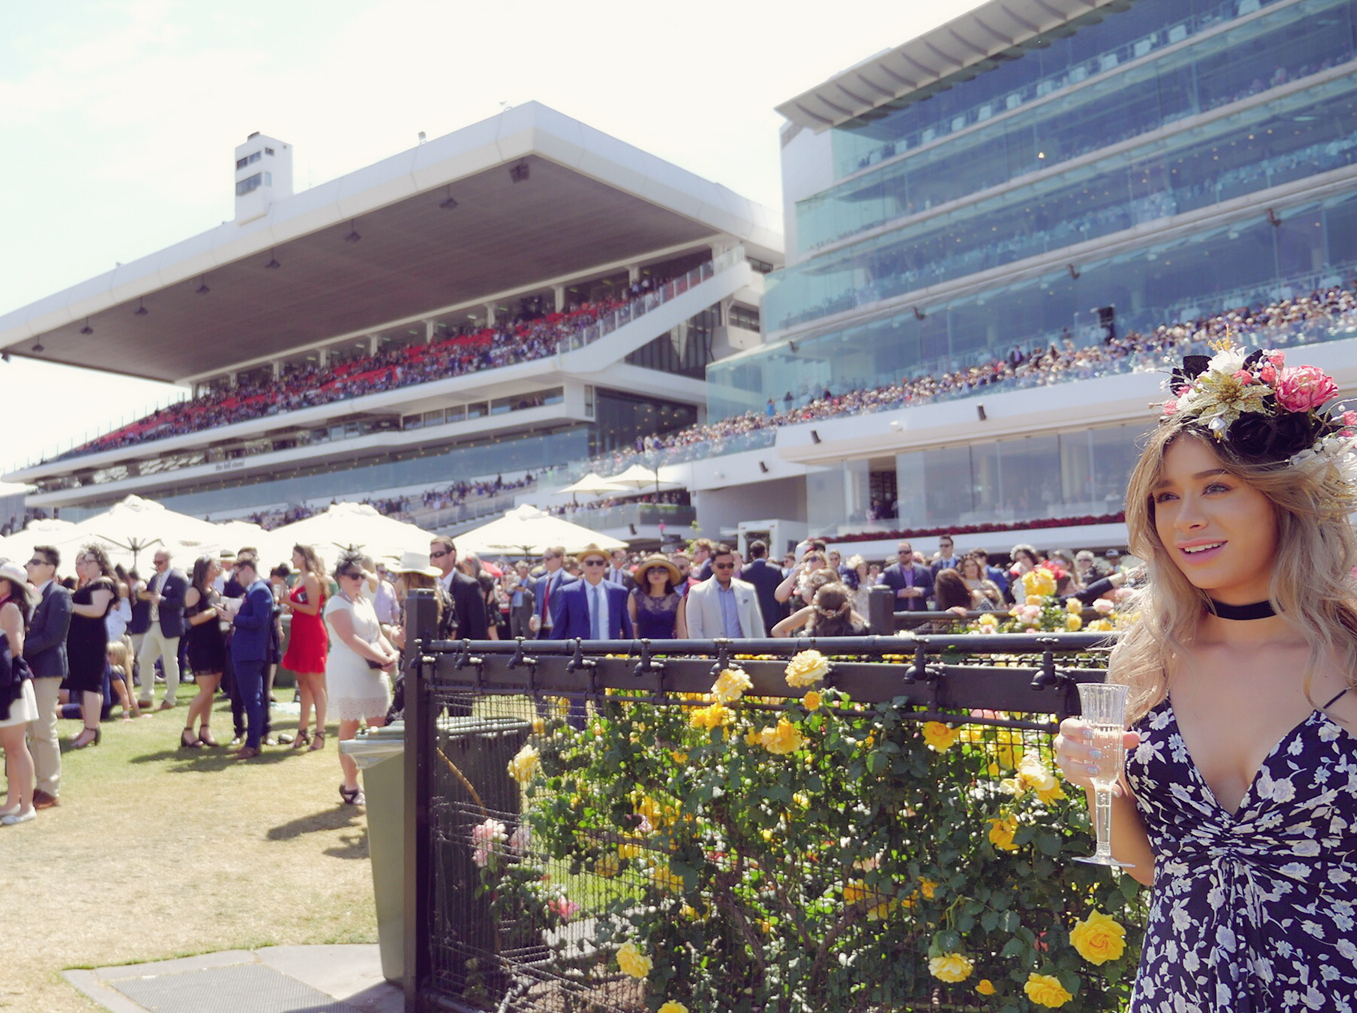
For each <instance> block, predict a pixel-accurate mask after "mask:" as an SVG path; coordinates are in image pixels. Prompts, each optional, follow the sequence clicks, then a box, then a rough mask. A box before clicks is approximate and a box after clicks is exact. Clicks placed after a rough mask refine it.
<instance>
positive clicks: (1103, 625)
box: [1084, 619, 1114, 633]
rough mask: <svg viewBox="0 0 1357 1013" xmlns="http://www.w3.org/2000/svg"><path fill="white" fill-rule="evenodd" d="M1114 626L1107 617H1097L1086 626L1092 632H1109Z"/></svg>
mask: <svg viewBox="0 0 1357 1013" xmlns="http://www.w3.org/2000/svg"><path fill="white" fill-rule="evenodd" d="M1113 628H1114V627H1113V626H1112V623H1111V622H1110V621H1108V620H1106V619H1095V620H1093V622H1091V623H1089V624H1088V625H1087V626H1085V627H1084V629H1086V630H1088V631H1089V632H1090V633H1107V632H1109V631H1110V630H1112V629H1113Z"/></svg>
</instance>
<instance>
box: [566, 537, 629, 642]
mask: <svg viewBox="0 0 1357 1013" xmlns="http://www.w3.org/2000/svg"><path fill="white" fill-rule="evenodd" d="M575 558H577V559H578V560H579V561H580V566H582V567H583V568H584V579H583V580H577V581H575V582H574V583H572V584H567V585H565V586H564V587H562V588H561V590H560V591H559V592H557V594H556V596H555V599H554V600H553V601H552V603H551V620H552V625H551V638H552V639H553V640H569V639H572V638H574V637H579V638H580V639H582V640H623V639H625V640H630V639H631V637H632V635H633V634H632V625H631V616H630V614H628V612H627V592H626V590H625V589H624V588H623V587H622V586H621V585H619V584H614V583H612V582H611V581H608V580H604V579H603V575H604V574H605V573H606V572H607V567H608V557H607V555H606V554H605V553H604V551H603V550H602V549H600V548H599V547H598V546H597V545H590V546H588V547H587V548H586V549H585V550H584V551H583V552H581V553H580V554H579V555H578V556H577V557H575Z"/></svg>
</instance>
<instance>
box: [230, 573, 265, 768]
mask: <svg viewBox="0 0 1357 1013" xmlns="http://www.w3.org/2000/svg"><path fill="white" fill-rule="evenodd" d="M257 566H258V563H257V562H256V561H255V558H254V557H253V556H250V555H246V554H244V553H242V554H241V555H240V556H238V557H237V558H236V574H237V576H238V579H239V580H240V582H241V584H243V585H245V588H246V590H245V597H244V598H242V599H241V600H240V610H239V611H238V612H236V615H235V619H234V621H233V626H234V630H233V632H232V634H231V663H232V665H233V666H234V667H235V672H236V686H237V688H238V690H239V692H240V695H241V697H242V698H243V699H244V701H245V718H246V722H247V725H246V727H247V731H246V735H245V744H244V745H243V746H241V747H240V749H239V750H237V751H236V753H235V757H236V759H237V760H249V759H253V758H254V757H256V756H258V755H259V744H260V742H262V741H263V738H264V736H265V734H267V731H266V725H267V722H268V706H269V705H268V700H267V699H266V698H265V696H264V680H265V677H266V676H267V675H268V669H269V644H270V641H271V639H272V637H271V634H272V630H273V592H272V591H271V590H269V582H268V581H266V580H264V579H263V578H262V577H260V576H259V572H258V570H257V569H256V567H257Z"/></svg>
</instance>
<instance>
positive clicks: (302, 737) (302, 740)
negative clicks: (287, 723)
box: [292, 728, 311, 749]
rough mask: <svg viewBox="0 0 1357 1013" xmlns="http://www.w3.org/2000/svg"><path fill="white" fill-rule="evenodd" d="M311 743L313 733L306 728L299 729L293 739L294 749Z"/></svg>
mask: <svg viewBox="0 0 1357 1013" xmlns="http://www.w3.org/2000/svg"><path fill="white" fill-rule="evenodd" d="M309 745H311V733H310V732H308V731H307V730H306V729H305V728H298V729H297V737H296V738H294V739H293V740H292V748H293V749H301V748H302V747H303V746H309Z"/></svg>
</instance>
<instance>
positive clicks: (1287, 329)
mask: <svg viewBox="0 0 1357 1013" xmlns="http://www.w3.org/2000/svg"><path fill="white" fill-rule="evenodd" d="M1321 327H1322V328H1325V329H1328V330H1335V331H1336V330H1344V329H1350V328H1353V327H1357V288H1354V287H1353V286H1352V285H1346V286H1345V285H1335V286H1331V287H1329V288H1326V289H1316V290H1315V291H1313V292H1310V293H1308V294H1306V295H1301V296H1295V297H1292V298H1286V299H1275V300H1272V301H1270V302H1267V303H1264V304H1262V305H1260V306H1258V307H1256V308H1254V307H1240V308H1236V309H1230V310H1225V311H1222V312H1220V313H1215V314H1212V315H1210V316H1204V317H1199V318H1197V319H1195V320H1191V321H1184V322H1182V323H1177V324H1160V325H1159V326H1157V327H1155V328H1154V329H1153V330H1149V331H1145V332H1141V331H1127V332H1126V333H1125V334H1110V335H1107V336H1106V337H1105V339H1104V340H1103V341H1102V342H1100V343H1098V344H1092V345H1085V346H1083V347H1077V346H1076V344H1075V342H1074V339H1073V337H1072V335H1070V334H1069V333H1068V332H1062V333H1060V334H1057V335H1055V336H1053V337H1052V338H1051V339H1050V340H1049V341H1048V342H1045V341H1044V342H1043V343H1041V344H1037V345H1034V346H1032V347H1031V348H1023V347H1022V346H1019V345H1014V346H1013V347H1012V349H1011V350H1010V351H1009V352H1008V353H1007V355H1005V356H1004V357H1003V358H989V359H985V360H982V361H978V362H976V363H975V364H973V365H969V366H953V367H952V368H948V369H937V370H932V371H923V372H920V373H918V374H917V375H915V376H913V377H909V378H905V379H901V380H897V381H895V382H894V383H890V384H884V385H881V386H875V387H868V386H858V387H843V388H840V387H839V386H838V385H836V384H826V385H820V386H817V387H814V388H811V387H810V386H809V385H805V384H803V385H802V387H801V389H800V390H798V391H797V392H796V393H793V392H792V391H791V390H788V391H787V392H786V393H785V394H784V395H783V396H782V397H781V398H778V399H770V400H769V401H768V403H767V405H765V407H764V410H763V411H759V412H754V411H750V412H746V413H745V414H743V415H736V416H732V417H730V418H724V419H719V420H717V421H715V422H708V423H702V424H699V425H694V426H688V427H686V428H684V429H680V430H676V431H674V432H671V433H663V434H655V435H652V436H646V437H644V438H641V439H638V440H637V441H636V444H635V445H634V446H633V447H630V448H622V449H618V450H615V451H612V452H610V453H608V454H604V455H600V456H598V457H595V458H594V459H592V460H590V461H589V462H588V463H587V465H586V467H587V469H588V470H592V471H598V472H599V474H602V475H608V474H614V473H615V472H616V471H618V470H620V469H622V468H625V467H627V466H628V465H630V464H632V463H634V462H635V461H638V460H645V461H647V462H652V463H658V464H672V463H678V462H681V461H686V460H692V459H693V458H694V457H696V456H702V457H707V456H710V455H711V454H713V453H721V452H723V450H724V449H725V448H727V447H728V446H730V445H732V444H736V445H738V444H739V443H740V441H742V440H743V441H748V440H749V438H750V437H753V436H756V435H758V434H765V435H767V436H768V437H769V438H771V436H772V433H773V431H774V430H776V429H778V428H780V427H782V426H789V425H799V424H802V423H806V422H819V421H824V420H827V419H833V418H842V417H845V416H850V415H862V414H867V413H871V412H880V411H890V410H892V409H897V408H904V407H908V406H910V405H917V404H929V403H932V402H936V401H946V400H950V399H952V398H957V397H966V396H968V395H971V394H977V393H983V392H986V391H991V390H1008V389H1020V388H1025V387H1041V386H1048V385H1051V384H1058V383H1065V382H1068V381H1074V380H1088V379H1093V378H1096V377H1100V376H1108V375H1111V374H1114V373H1124V372H1132V371H1149V372H1162V371H1164V369H1165V367H1164V363H1165V361H1166V359H1169V358H1173V357H1181V356H1183V355H1184V354H1188V353H1190V352H1197V353H1201V352H1205V351H1207V348H1208V345H1209V343H1210V342H1211V341H1214V340H1219V339H1220V338H1223V337H1225V336H1226V335H1229V336H1231V337H1233V338H1234V339H1235V340H1239V341H1244V342H1251V343H1262V344H1266V345H1270V346H1273V347H1279V348H1281V347H1286V346H1288V345H1290V344H1292V343H1296V342H1299V341H1303V340H1306V339H1308V338H1310V337H1311V336H1312V334H1311V331H1312V329H1313V328H1321ZM1251 339H1254V340H1253V341H1251Z"/></svg>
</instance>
